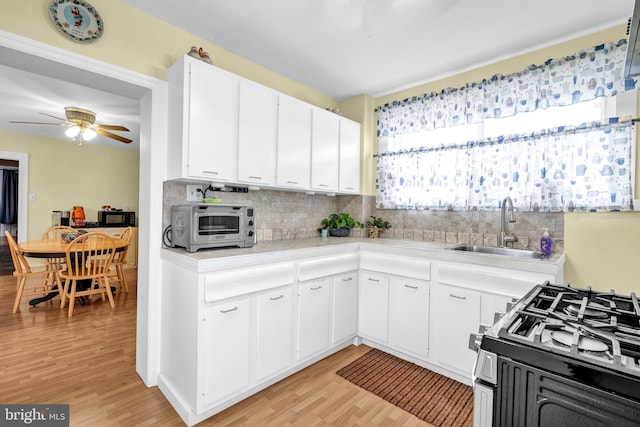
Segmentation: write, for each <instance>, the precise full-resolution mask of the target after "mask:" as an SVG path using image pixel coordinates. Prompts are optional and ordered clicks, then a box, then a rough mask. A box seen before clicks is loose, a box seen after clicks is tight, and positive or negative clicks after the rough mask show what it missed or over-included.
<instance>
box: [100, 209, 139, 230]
mask: <svg viewBox="0 0 640 427" xmlns="http://www.w3.org/2000/svg"><path fill="white" fill-rule="evenodd" d="M98 222H99V223H100V227H135V226H136V213H135V212H133V211H98Z"/></svg>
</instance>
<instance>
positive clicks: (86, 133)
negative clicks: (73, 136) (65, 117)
mask: <svg viewBox="0 0 640 427" xmlns="http://www.w3.org/2000/svg"><path fill="white" fill-rule="evenodd" d="M95 137H96V132H95V131H94V130H93V129H90V128H87V129H84V130H83V131H82V139H84V140H85V141H91V140H92V139H93V138H95Z"/></svg>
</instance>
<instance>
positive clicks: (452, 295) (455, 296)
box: [449, 294, 467, 300]
mask: <svg viewBox="0 0 640 427" xmlns="http://www.w3.org/2000/svg"><path fill="white" fill-rule="evenodd" d="M449 296H450V297H451V298H455V299H461V300H465V299H467V297H461V296H459V295H455V294H449Z"/></svg>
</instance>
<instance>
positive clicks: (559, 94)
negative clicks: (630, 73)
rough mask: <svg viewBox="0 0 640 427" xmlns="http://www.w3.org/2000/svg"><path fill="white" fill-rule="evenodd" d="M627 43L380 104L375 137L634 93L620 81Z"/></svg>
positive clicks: (630, 83)
mask: <svg viewBox="0 0 640 427" xmlns="http://www.w3.org/2000/svg"><path fill="white" fill-rule="evenodd" d="M626 44H627V41H626V39H622V40H620V41H619V42H618V43H607V44H603V45H599V46H596V47H594V48H592V49H589V50H585V51H582V52H579V53H577V54H576V55H574V56H570V57H566V58H563V59H560V60H554V61H551V60H549V61H547V62H546V63H545V64H543V65H539V66H535V65H532V66H530V67H529V68H528V69H526V70H524V71H522V72H520V73H516V74H511V75H508V76H503V75H495V76H493V77H492V78H491V79H488V80H483V81H481V82H475V83H468V84H467V85H465V87H463V88H459V89H457V88H449V89H444V90H442V91H441V92H432V93H428V94H424V95H421V96H415V97H412V98H409V99H405V100H403V101H394V102H391V103H388V104H384V105H382V106H379V107H378V108H377V111H378V121H377V125H378V130H377V134H378V138H383V137H392V136H394V135H396V134H404V133H414V132H419V131H422V130H433V129H436V128H440V127H450V126H457V125H461V124H470V123H478V122H481V121H482V119H484V118H488V117H493V118H500V117H509V116H512V115H514V114H516V113H518V112H528V111H534V110H536V109H538V108H548V107H553V106H563V105H571V104H573V103H576V102H581V101H589V100H592V99H595V98H597V97H601V96H613V95H616V94H619V93H622V92H624V91H626V90H631V89H635V87H636V81H635V80H633V79H624V78H623V70H624V60H625V55H626Z"/></svg>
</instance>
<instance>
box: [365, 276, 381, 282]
mask: <svg viewBox="0 0 640 427" xmlns="http://www.w3.org/2000/svg"><path fill="white" fill-rule="evenodd" d="M367 280H368V281H370V282H375V283H378V282H380V279H373V278H371V277H367Z"/></svg>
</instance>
